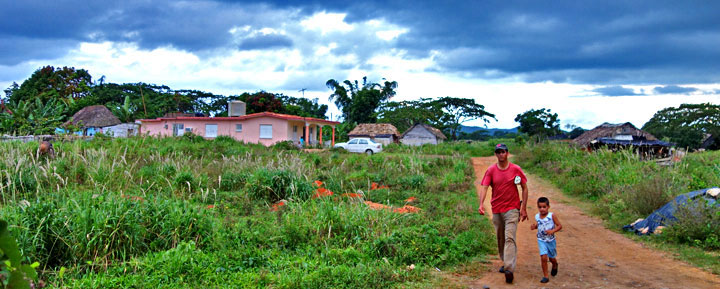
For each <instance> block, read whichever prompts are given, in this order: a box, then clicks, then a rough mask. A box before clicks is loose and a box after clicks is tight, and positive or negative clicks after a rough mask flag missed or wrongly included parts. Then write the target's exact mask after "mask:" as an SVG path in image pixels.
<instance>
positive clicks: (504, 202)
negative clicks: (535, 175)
mask: <svg viewBox="0 0 720 289" xmlns="http://www.w3.org/2000/svg"><path fill="white" fill-rule="evenodd" d="M515 177H520V183H518V184H515ZM521 183H522V184H525V183H527V178H526V177H525V173H523V171H522V169H521V168H520V166H518V165H516V164H513V163H510V164H509V166H508V168H507V169H505V170H501V169H500V168H498V166H497V164H494V165H492V166H490V167H488V169H487V171H486V172H485V176H484V177H483V179H482V182H481V184H482V185H483V186H490V187H492V199H491V200H490V204H491V205H492V212H493V214H498V213H505V212H507V211H510V210H512V209H518V210H519V209H520V195H519V192H518V188H517V185H519V184H521Z"/></svg>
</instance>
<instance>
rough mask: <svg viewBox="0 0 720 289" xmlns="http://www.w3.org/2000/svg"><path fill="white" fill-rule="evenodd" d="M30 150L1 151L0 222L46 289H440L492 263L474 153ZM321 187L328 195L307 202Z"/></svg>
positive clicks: (176, 144) (216, 144)
mask: <svg viewBox="0 0 720 289" xmlns="http://www.w3.org/2000/svg"><path fill="white" fill-rule="evenodd" d="M36 147H37V143H27V144H23V143H17V142H8V143H0V155H2V156H3V158H2V159H0V201H1V202H2V208H1V209H0V219H3V220H6V221H7V222H8V223H9V224H10V232H11V233H12V236H13V237H14V238H15V239H16V240H17V243H18V245H19V247H20V250H21V253H22V255H23V258H24V260H25V261H26V262H28V263H31V262H39V263H40V266H39V267H38V272H39V273H40V274H39V275H40V278H41V279H42V280H44V281H45V282H47V283H49V285H50V286H52V287H63V288H130V287H134V288H151V287H152V288H178V287H182V288H188V287H190V288H195V287H209V288H262V287H267V286H271V287H273V288H360V287H363V288H396V287H432V286H434V285H432V284H437V282H438V278H440V277H438V276H437V275H436V274H432V273H431V272H433V271H435V267H438V268H442V270H444V271H445V270H452V269H453V268H455V267H456V266H458V265H461V264H462V265H463V266H465V265H466V263H469V262H472V261H477V260H482V259H484V258H485V256H486V255H488V254H490V253H492V252H493V250H494V249H493V246H492V244H493V242H494V238H493V235H492V233H491V229H490V228H491V225H490V223H489V222H488V221H487V219H486V218H483V217H482V216H480V215H478V214H477V213H476V212H475V210H474V209H473V208H474V204H475V203H476V196H475V193H474V190H473V187H472V181H473V179H472V178H473V172H472V167H471V165H470V163H469V156H470V155H471V154H470V153H468V149H465V150H463V151H455V150H454V149H444V150H443V153H438V154H445V155H451V156H452V157H428V156H426V155H425V154H424V151H423V149H422V148H420V149H407V150H404V151H396V152H392V151H391V152H390V153H383V154H376V155H373V156H366V155H363V154H348V153H344V152H338V151H326V152H320V153H304V152H299V151H296V150H292V149H283V146H282V145H278V146H276V147H271V148H266V147H264V146H260V145H251V144H242V143H238V142H236V141H234V140H232V139H230V138H224V137H219V138H217V139H215V140H212V141H208V140H204V139H202V138H199V137H195V136H192V135H190V136H184V137H181V138H164V139H158V138H129V139H105V138H96V139H95V140H92V141H78V142H72V143H56V144H55V148H56V151H57V157H56V158H55V159H54V160H50V159H47V158H46V157H43V156H39V157H38V156H36V155H35V149H36ZM316 180H319V181H322V182H323V183H324V187H325V188H327V189H328V190H330V191H332V192H334V195H333V196H329V197H321V198H313V195H314V194H315V189H316V187H315V186H314V185H313V182H314V181H316ZM373 182H375V183H378V184H379V185H387V186H388V187H389V188H384V189H379V190H370V188H371V187H372V183H373ZM345 193H361V194H364V196H365V200H369V201H373V202H376V203H381V204H385V205H388V206H392V207H402V206H403V205H405V204H406V202H405V200H406V199H407V198H409V197H415V198H417V201H416V202H414V203H413V204H412V205H413V206H416V207H418V208H420V209H421V210H420V212H419V213H415V214H400V213H395V212H392V211H390V210H371V209H369V208H368V206H367V205H366V204H365V203H363V202H361V201H358V200H357V199H354V198H347V197H343V196H342V194H345ZM281 199H283V200H287V201H288V203H287V205H286V206H283V207H281V209H280V210H278V211H271V210H270V209H271V207H272V205H273V204H274V203H275V202H276V201H278V200H281ZM411 264H414V265H415V269H414V270H411V269H408V266H409V265H411ZM61 272H62V273H61Z"/></svg>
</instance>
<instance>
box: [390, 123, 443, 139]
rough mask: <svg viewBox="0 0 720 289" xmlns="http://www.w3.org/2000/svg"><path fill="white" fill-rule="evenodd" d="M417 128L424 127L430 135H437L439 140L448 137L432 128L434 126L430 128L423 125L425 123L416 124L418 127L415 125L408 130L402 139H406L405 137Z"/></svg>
mask: <svg viewBox="0 0 720 289" xmlns="http://www.w3.org/2000/svg"><path fill="white" fill-rule="evenodd" d="M416 126H422V127H424V128H425V129H427V130H428V131H429V132H430V133H432V134H433V135H435V137H437V138H439V139H447V137H446V136H445V134H444V133H443V132H442V131H440V130H439V129H437V128H434V127H432V126H430V125H427V124H423V123H418V124H416V125H413V126H412V127H411V128H409V129H408V130H406V131H405V132H404V133H403V134H402V137H401V138H403V137H405V135H406V134H407V133H408V132H410V131H411V130H413V129H414V128H415V127H416Z"/></svg>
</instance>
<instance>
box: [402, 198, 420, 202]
mask: <svg viewBox="0 0 720 289" xmlns="http://www.w3.org/2000/svg"><path fill="white" fill-rule="evenodd" d="M415 201H417V198H416V197H409V198H407V200H405V202H406V203H412V202H415Z"/></svg>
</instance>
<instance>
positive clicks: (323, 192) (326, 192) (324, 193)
mask: <svg viewBox="0 0 720 289" xmlns="http://www.w3.org/2000/svg"><path fill="white" fill-rule="evenodd" d="M333 194H335V193H333V192H332V191H331V190H328V189H326V188H318V189H317V193H315V194H314V195H313V196H312V198H313V199H317V198H319V197H328V196H332V195H333Z"/></svg>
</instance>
